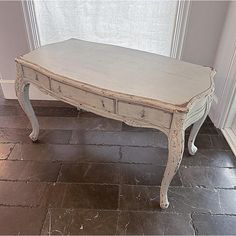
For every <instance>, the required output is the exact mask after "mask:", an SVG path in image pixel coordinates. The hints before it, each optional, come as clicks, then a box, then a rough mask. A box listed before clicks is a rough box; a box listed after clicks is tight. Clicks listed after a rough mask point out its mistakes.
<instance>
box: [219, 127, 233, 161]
mask: <svg viewBox="0 0 236 236" xmlns="http://www.w3.org/2000/svg"><path fill="white" fill-rule="evenodd" d="M221 131H222V133H223V135H224V137H225V139H226V141H227V142H228V144H229V146H230V148H231V150H232V151H233V153H234V156H235V157H236V143H235V140H236V135H235V133H234V131H233V130H232V129H231V128H224V129H222V130H221Z"/></svg>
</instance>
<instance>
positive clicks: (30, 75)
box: [23, 67, 50, 89]
mask: <svg viewBox="0 0 236 236" xmlns="http://www.w3.org/2000/svg"><path fill="white" fill-rule="evenodd" d="M23 72H24V77H26V78H27V79H31V80H32V81H33V82H34V83H36V84H38V85H41V86H42V87H44V88H47V89H50V82H49V78H48V77H47V76H46V75H43V74H41V73H39V72H37V71H34V70H32V69H30V68H28V67H23Z"/></svg>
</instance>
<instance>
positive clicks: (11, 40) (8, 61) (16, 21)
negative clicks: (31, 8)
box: [0, 1, 29, 80]
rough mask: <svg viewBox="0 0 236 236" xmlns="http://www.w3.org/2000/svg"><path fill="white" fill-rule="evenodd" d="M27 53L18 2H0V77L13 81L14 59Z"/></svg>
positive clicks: (21, 11) (25, 36) (19, 3)
mask: <svg viewBox="0 0 236 236" xmlns="http://www.w3.org/2000/svg"><path fill="white" fill-rule="evenodd" d="M27 52H29V44H28V39H27V34H26V28H25V22H24V16H23V9H22V5H21V2H20V1H0V76H1V78H2V79H4V80H5V79H8V80H9V79H10V80H13V79H15V76H16V75H15V63H14V58H15V57H16V56H19V55H21V54H25V53H27Z"/></svg>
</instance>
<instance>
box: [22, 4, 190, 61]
mask: <svg viewBox="0 0 236 236" xmlns="http://www.w3.org/2000/svg"><path fill="white" fill-rule="evenodd" d="M30 3H31V4H29V5H28V8H27V9H28V12H29V13H28V16H30V17H28V18H30V19H29V20H30V22H31V30H30V31H31V32H32V29H34V30H33V32H35V33H36V34H37V35H36V36H34V35H33V36H34V38H36V39H37V41H38V43H37V45H36V46H40V45H45V44H49V43H54V42H58V41H62V40H66V39H69V38H79V39H83V40H88V41H93V42H100V43H107V44H113V45H119V46H123V47H128V48H134V49H139V50H143V51H148V52H153V53H158V54H161V55H165V56H173V57H178V55H177V54H178V49H177V47H178V46H179V42H180V43H181V37H182V35H183V34H182V35H180V33H181V32H182V31H183V30H182V29H181V27H180V26H182V25H183V24H181V23H182V21H184V18H183V12H187V11H186V9H187V8H186V6H185V5H184V4H183V1H178V0H173V1H160V0H159V1H158V0H120V1H119V0H81V1H46V0H41V1H36V0H34V1H30ZM29 6H30V7H29ZM183 9H185V10H183ZM30 12H31V13H30ZM180 13H182V15H181V14H180ZM185 15H186V14H185ZM26 18H27V17H26ZM32 18H33V19H32ZM32 24H33V26H32ZM176 32H177V33H176ZM182 38H183V37H182ZM33 41H34V40H33Z"/></svg>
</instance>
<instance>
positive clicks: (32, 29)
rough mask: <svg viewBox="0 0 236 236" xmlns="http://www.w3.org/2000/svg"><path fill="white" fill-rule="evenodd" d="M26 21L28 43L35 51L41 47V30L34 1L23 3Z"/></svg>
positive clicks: (28, 0)
mask: <svg viewBox="0 0 236 236" xmlns="http://www.w3.org/2000/svg"><path fill="white" fill-rule="evenodd" d="M21 4H22V9H23V14H24V19H25V26H26V32H27V36H28V42H29V46H30V50H31V51H32V50H34V49H36V48H38V47H40V45H41V43H40V37H39V30H38V24H37V20H36V16H35V8H34V2H33V1H32V0H27V1H24V0H22V1H21Z"/></svg>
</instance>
